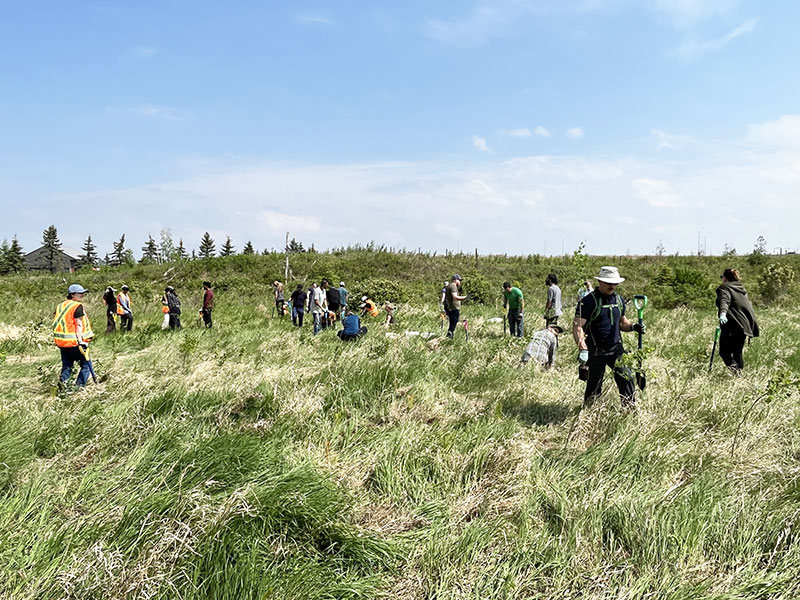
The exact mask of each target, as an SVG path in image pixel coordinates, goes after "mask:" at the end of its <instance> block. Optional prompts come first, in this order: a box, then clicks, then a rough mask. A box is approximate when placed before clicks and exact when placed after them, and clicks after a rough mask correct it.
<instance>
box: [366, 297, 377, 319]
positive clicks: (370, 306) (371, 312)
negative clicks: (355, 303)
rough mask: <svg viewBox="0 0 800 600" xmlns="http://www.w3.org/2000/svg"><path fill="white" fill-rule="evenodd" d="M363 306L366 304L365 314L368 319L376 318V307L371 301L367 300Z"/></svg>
mask: <svg viewBox="0 0 800 600" xmlns="http://www.w3.org/2000/svg"><path fill="white" fill-rule="evenodd" d="M364 304H366V305H367V306H366V309H367V314H368V315H369V316H370V317H377V316H378V307H377V306H375V303H374V302H373V301H372V300H369V299H368V300H367V301H366V302H365V303H364Z"/></svg>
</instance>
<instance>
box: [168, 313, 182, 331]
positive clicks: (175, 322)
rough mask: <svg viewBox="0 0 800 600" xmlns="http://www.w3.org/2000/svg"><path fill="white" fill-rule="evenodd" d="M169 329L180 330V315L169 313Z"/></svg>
mask: <svg viewBox="0 0 800 600" xmlns="http://www.w3.org/2000/svg"><path fill="white" fill-rule="evenodd" d="M169 328H170V329H180V328H181V315H180V313H178V314H176V313H169Z"/></svg>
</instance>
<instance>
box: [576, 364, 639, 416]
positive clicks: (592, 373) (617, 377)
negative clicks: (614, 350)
mask: <svg viewBox="0 0 800 600" xmlns="http://www.w3.org/2000/svg"><path fill="white" fill-rule="evenodd" d="M621 356H622V355H621V354H615V355H611V356H597V355H592V356H589V362H588V363H586V364H587V365H588V366H589V380H588V381H587V382H586V391H585V392H584V394H583V404H584V406H591V405H592V404H594V401H595V399H596V398H597V397H598V396H600V394H601V393H602V392H603V377H604V376H605V374H606V367H610V368H611V370H612V371H613V373H614V383H616V384H617V389H618V390H619V398H620V400H621V401H622V405H623V406H630V405H631V404H633V403H634V401H635V400H636V398H635V394H636V384H635V381H634V378H633V371H631V369H630V368H629V367H623V366H617V359H619V358H620V357H621Z"/></svg>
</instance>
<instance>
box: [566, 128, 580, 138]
mask: <svg viewBox="0 0 800 600" xmlns="http://www.w3.org/2000/svg"><path fill="white" fill-rule="evenodd" d="M566 134H567V137H568V138H570V139H571V140H579V139H580V138H582V137H583V129H581V128H580V127H570V128H569V129H567V132H566Z"/></svg>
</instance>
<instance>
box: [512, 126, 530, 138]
mask: <svg viewBox="0 0 800 600" xmlns="http://www.w3.org/2000/svg"><path fill="white" fill-rule="evenodd" d="M508 135H510V136H511V137H520V138H521V137H526V138H527V137H531V130H530V129H528V128H527V127H519V128H517V129H511V130H509V132H508Z"/></svg>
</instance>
